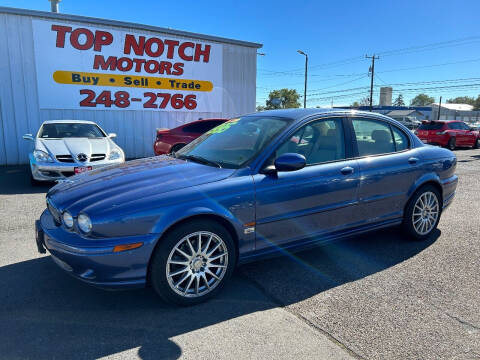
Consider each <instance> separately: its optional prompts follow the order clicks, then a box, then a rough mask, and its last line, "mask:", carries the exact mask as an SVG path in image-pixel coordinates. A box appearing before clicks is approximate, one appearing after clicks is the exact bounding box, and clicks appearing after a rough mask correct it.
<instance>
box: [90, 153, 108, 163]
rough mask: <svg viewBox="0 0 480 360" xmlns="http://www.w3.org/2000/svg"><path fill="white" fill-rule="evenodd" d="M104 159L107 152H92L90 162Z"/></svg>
mask: <svg viewBox="0 0 480 360" xmlns="http://www.w3.org/2000/svg"><path fill="white" fill-rule="evenodd" d="M104 159H105V154H92V156H90V162H92V161H100V160H104Z"/></svg>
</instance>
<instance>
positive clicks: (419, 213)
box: [402, 185, 442, 240]
mask: <svg viewBox="0 0 480 360" xmlns="http://www.w3.org/2000/svg"><path fill="white" fill-rule="evenodd" d="M441 215H442V197H441V195H440V193H439V191H438V190H437V188H436V187H435V186H433V185H426V186H423V187H421V188H420V189H419V190H417V191H416V192H415V194H414V195H413V196H412V197H411V199H410V200H409V202H408V204H407V207H406V208H405V213H404V215H403V223H402V227H403V230H404V231H405V233H406V234H407V235H409V236H410V237H412V238H413V239H415V240H426V239H428V238H429V237H430V235H431V234H432V232H434V231H435V229H436V228H437V225H438V222H439V221H440V217H441Z"/></svg>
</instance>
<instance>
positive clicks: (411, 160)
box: [408, 157, 418, 164]
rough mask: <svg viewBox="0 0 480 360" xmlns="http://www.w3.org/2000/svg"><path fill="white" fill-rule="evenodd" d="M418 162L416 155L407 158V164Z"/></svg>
mask: <svg viewBox="0 0 480 360" xmlns="http://www.w3.org/2000/svg"><path fill="white" fill-rule="evenodd" d="M417 162H418V158H416V157H411V158H409V159H408V163H409V164H416V163H417Z"/></svg>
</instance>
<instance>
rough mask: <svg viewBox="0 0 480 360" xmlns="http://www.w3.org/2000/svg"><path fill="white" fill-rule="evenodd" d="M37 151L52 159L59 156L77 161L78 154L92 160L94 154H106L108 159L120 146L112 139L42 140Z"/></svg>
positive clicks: (36, 145) (37, 146)
mask: <svg viewBox="0 0 480 360" xmlns="http://www.w3.org/2000/svg"><path fill="white" fill-rule="evenodd" d="M35 148H36V149H37V150H42V151H45V152H47V153H49V154H50V155H51V156H52V157H55V156H57V155H71V156H72V157H73V158H74V159H77V155H78V154H82V153H83V154H85V155H87V156H88V158H90V156H91V155H92V154H105V156H107V157H108V155H109V154H110V151H111V150H112V149H114V148H118V146H117V145H116V144H115V143H114V142H113V141H112V140H110V138H107V137H105V138H63V139H41V138H38V139H37V141H36V144H35Z"/></svg>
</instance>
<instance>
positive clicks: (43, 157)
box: [33, 150, 53, 162]
mask: <svg viewBox="0 0 480 360" xmlns="http://www.w3.org/2000/svg"><path fill="white" fill-rule="evenodd" d="M33 157H34V158H35V160H37V161H44V162H53V159H52V157H51V156H50V155H48V154H47V153H46V152H45V151H42V150H35V151H34V152H33Z"/></svg>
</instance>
